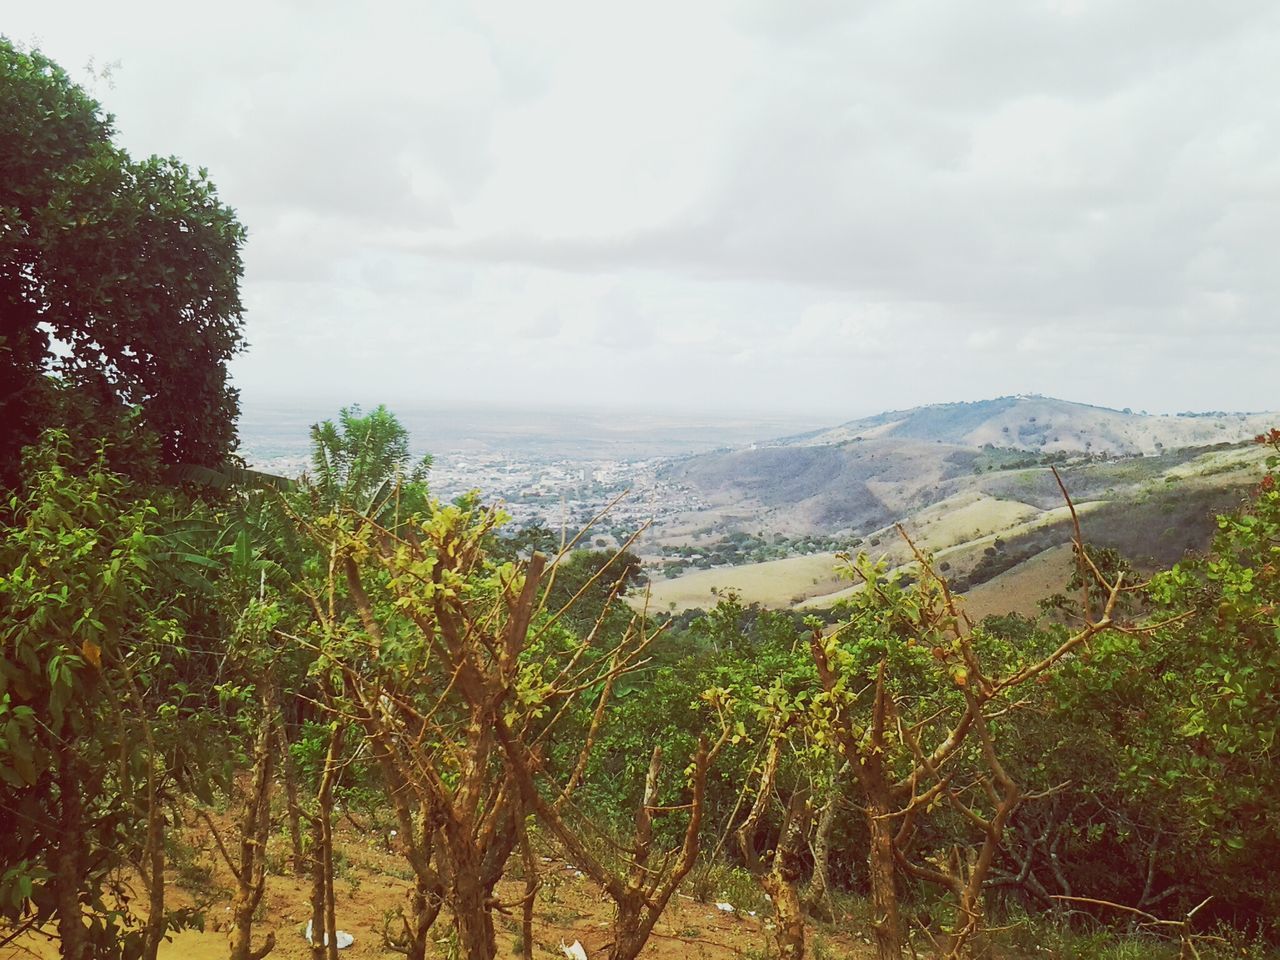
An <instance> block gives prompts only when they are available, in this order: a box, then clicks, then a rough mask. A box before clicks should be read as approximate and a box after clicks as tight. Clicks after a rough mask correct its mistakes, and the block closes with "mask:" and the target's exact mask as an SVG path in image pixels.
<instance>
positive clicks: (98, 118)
mask: <svg viewBox="0 0 1280 960" xmlns="http://www.w3.org/2000/svg"><path fill="white" fill-rule="evenodd" d="M0 117H2V118H3V122H2V124H0V169H3V170H4V176H3V178H0V313H2V314H3V326H0V384H3V387H0V418H3V420H4V421H5V422H6V425H7V426H8V427H9V429H8V430H6V431H5V433H4V438H3V439H0V464H4V465H5V467H4V468H3V469H5V470H6V471H7V472H8V474H9V475H6V476H4V477H2V478H0V479H3V480H5V481H9V482H12V481H13V479H14V476H13V475H12V474H13V472H14V471H15V470H16V466H17V463H18V462H19V457H18V451H19V450H20V449H21V447H22V446H23V445H26V444H29V443H31V442H33V440H34V439H35V437H36V436H37V434H38V433H39V431H40V430H41V429H42V428H44V427H47V426H50V425H56V424H58V423H59V422H60V421H63V420H65V419H66V418H67V400H68V397H67V393H68V392H69V393H70V394H71V395H72V397H73V398H74V399H75V400H76V401H78V402H77V403H75V404H74V405H73V406H74V409H75V410H76V411H77V415H80V416H86V417H89V418H94V419H96V418H98V417H101V416H107V417H110V416H112V415H113V414H114V413H116V412H118V411H119V410H121V409H122V408H130V407H136V408H138V409H139V410H140V411H141V413H142V419H143V421H144V423H145V425H146V426H147V428H148V429H150V430H151V431H152V432H154V433H155V434H156V436H157V437H158V439H159V441H160V453H161V455H162V456H163V457H164V459H165V460H166V461H168V462H171V463H176V462H182V463H193V464H202V465H206V466H215V465H217V464H219V463H221V462H222V461H223V460H224V459H225V457H226V456H227V454H228V453H229V452H230V451H231V450H232V449H234V446H235V420H236V416H237V414H238V412H239V403H238V394H237V391H236V390H235V389H234V388H232V387H231V385H230V384H229V382H228V378H227V370H226V363H227V360H228V359H230V357H231V356H232V355H233V354H235V353H236V351H237V350H239V349H240V347H241V346H242V345H243V337H242V321H241V314H242V307H241V303H240V295H239V288H238V285H239V280H240V277H241V274H242V273H243V268H242V265H241V260H240V247H241V245H242V243H243V242H244V238H245V231H244V228H243V227H242V226H241V225H240V223H239V222H238V221H237V220H236V218H235V215H234V212H233V211H232V210H231V208H230V207H228V206H226V205H225V204H224V203H222V202H221V201H220V200H219V199H218V196H217V192H216V191H215V189H214V186H213V184H212V183H211V182H210V180H209V176H208V173H207V171H205V170H203V169H199V170H196V171H192V170H191V169H190V168H189V167H188V166H187V165H186V164H184V163H182V162H181V161H180V160H178V159H176V158H174V157H169V158H162V157H156V156H152V157H148V158H146V159H144V160H134V159H132V158H131V157H130V156H129V154H128V153H127V152H126V151H125V150H123V149H121V148H120V147H119V146H117V145H116V144H115V143H114V142H113V135H114V132H115V131H114V126H113V118H112V117H111V116H110V115H109V114H104V113H103V111H102V108H101V106H100V105H99V104H98V103H97V102H96V101H95V100H93V99H92V98H91V97H90V96H88V95H87V94H86V93H85V91H84V90H83V89H82V88H81V87H79V86H77V85H76V84H75V83H73V82H72V81H71V79H70V78H69V77H68V76H67V73H66V72H65V71H64V70H63V69H62V68H61V67H59V66H58V65H57V64H56V63H54V62H53V61H51V60H49V59H48V58H47V57H45V56H44V55H43V54H41V53H39V52H38V51H34V50H33V51H29V52H28V51H24V50H22V49H20V48H19V47H17V46H15V45H14V44H13V43H11V42H9V41H7V40H5V39H3V38H0ZM59 384H60V385H62V386H63V387H64V388H66V390H65V391H63V392H59V391H58V390H57V389H56V388H57V386H58V385H59Z"/></svg>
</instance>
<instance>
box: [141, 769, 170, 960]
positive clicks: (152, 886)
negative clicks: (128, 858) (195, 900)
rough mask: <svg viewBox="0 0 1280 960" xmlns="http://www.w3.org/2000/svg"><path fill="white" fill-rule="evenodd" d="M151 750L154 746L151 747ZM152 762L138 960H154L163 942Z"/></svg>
mask: <svg viewBox="0 0 1280 960" xmlns="http://www.w3.org/2000/svg"><path fill="white" fill-rule="evenodd" d="M152 748H153V749H154V744H153V745H152ZM155 763H156V759H155V756H154V754H153V755H152V758H151V769H150V772H149V775H148V783H147V844H146V848H145V851H144V859H145V860H146V861H147V876H146V880H147V922H146V926H145V927H143V931H142V960H156V955H157V954H158V953H159V951H160V943H161V941H162V940H164V931H165V916H164V812H163V811H162V810H161V809H160V798H159V795H158V791H157V789H156V771H155Z"/></svg>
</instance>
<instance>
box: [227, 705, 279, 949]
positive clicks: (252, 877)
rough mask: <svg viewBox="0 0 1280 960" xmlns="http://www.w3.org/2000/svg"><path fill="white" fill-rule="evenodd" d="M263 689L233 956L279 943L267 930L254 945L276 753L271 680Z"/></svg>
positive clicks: (234, 912)
mask: <svg viewBox="0 0 1280 960" xmlns="http://www.w3.org/2000/svg"><path fill="white" fill-rule="evenodd" d="M263 691H264V692H263V695H262V716H261V718H260V719H259V721H258V734H257V737H256V739H255V742H254V749H253V782H252V783H251V785H250V787H249V793H248V795H247V796H246V797H245V803H244V814H243V817H242V819H241V822H240V862H239V870H238V871H237V876H236V891H235V898H234V899H233V900H232V904H231V922H232V927H231V934H230V937H229V938H228V939H229V940H230V947H231V958H230V960H262V958H263V957H265V956H266V955H267V954H268V953H270V952H271V951H272V949H274V947H275V945H276V938H275V934H274V933H268V934H267V936H266V939H265V940H264V941H263V944H262V946H261V947H259V948H258V949H257V950H254V949H253V914H254V912H255V911H256V910H257V909H258V904H259V903H261V902H262V893H263V891H264V890H265V889H266V879H267V877H266V871H267V838H268V837H269V836H270V833H271V769H272V766H273V764H272V760H273V758H274V756H275V754H274V752H273V751H272V749H271V727H272V725H273V724H274V722H275V700H274V697H273V696H272V693H271V687H270V685H269V684H264V686H263Z"/></svg>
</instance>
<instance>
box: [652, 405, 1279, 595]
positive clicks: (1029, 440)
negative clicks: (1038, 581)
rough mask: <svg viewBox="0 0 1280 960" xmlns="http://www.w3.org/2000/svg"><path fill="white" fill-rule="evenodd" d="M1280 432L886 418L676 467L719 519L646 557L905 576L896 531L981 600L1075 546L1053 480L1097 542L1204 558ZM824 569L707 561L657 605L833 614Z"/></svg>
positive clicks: (1115, 414)
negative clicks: (848, 553)
mask: <svg viewBox="0 0 1280 960" xmlns="http://www.w3.org/2000/svg"><path fill="white" fill-rule="evenodd" d="M1278 424H1280V413H1212V414H1182V415H1178V416H1150V415H1147V414H1143V413H1132V412H1126V411H1123V410H1110V409H1107V408H1105V407H1095V406H1089V405H1087V404H1081V403H1070V402H1067V401H1063V400H1054V399H1049V398H1045V397H1025V396H1023V397H1002V398H999V399H995V400H986V401H980V402H976V403H950V404H936V405H932V406H926V407H917V408H914V409H911V410H899V411H892V412H888V413H882V414H879V415H877V416H873V417H866V418H863V419H860V420H854V421H850V422H848V423H845V424H842V425H840V426H838V427H833V428H830V429H825V430H818V431H812V432H810V433H805V434H799V435H793V436H789V437H784V438H782V439H779V440H776V441H773V442H771V443H766V444H757V445H753V446H752V447H749V448H744V449H736V450H721V451H717V452H715V453H707V454H700V455H697V456H692V457H687V458H684V459H682V460H678V461H675V462H673V463H671V464H670V465H669V466H668V467H667V468H666V470H665V474H664V477H663V479H664V480H666V481H667V482H670V483H672V484H674V485H679V486H680V487H682V488H684V489H688V490H692V491H694V492H695V493H696V495H697V496H699V497H700V498H702V500H704V501H705V502H706V503H707V504H708V505H709V506H708V509H706V510H705V511H703V513H702V514H701V515H700V516H698V517H696V518H692V519H690V520H688V521H687V523H686V526H685V528H684V530H683V531H682V530H676V529H672V530H671V531H669V532H665V535H664V531H662V530H659V531H656V534H657V535H656V536H655V537H654V538H653V540H652V542H651V543H652V547H651V550H652V552H651V553H650V557H651V558H652V565H653V568H654V569H655V570H659V569H661V570H665V569H668V566H669V564H668V562H667V560H666V558H669V557H670V556H672V555H673V549H672V548H673V547H676V546H678V544H679V543H680V542H681V540H682V539H685V531H688V530H698V531H700V536H701V538H702V539H701V540H700V541H699V552H700V553H701V555H702V556H704V557H707V556H714V555H715V549H714V545H715V544H716V542H717V540H723V539H725V538H730V537H732V536H734V535H741V534H742V533H750V534H751V535H753V536H755V537H756V538H757V539H759V538H763V539H764V540H767V541H769V542H776V541H777V539H778V538H803V537H815V536H821V537H826V538H834V539H836V540H838V541H839V542H841V543H843V544H847V548H848V549H866V548H867V547H868V545H869V546H870V547H871V548H872V549H873V551H874V552H887V553H888V554H889V555H890V556H889V559H891V560H892V561H893V562H903V561H905V560H906V556H905V553H904V551H903V549H902V546H901V544H900V542H899V540H898V537H897V535H896V532H895V531H894V530H893V529H892V525H893V524H894V523H901V524H903V525H904V527H905V528H906V529H907V530H909V531H910V532H911V535H912V536H913V537H915V538H917V540H918V541H919V542H920V543H921V544H922V545H923V546H925V547H926V548H927V549H929V550H932V551H935V552H936V553H937V555H938V556H940V557H942V556H946V557H947V558H948V562H949V564H950V566H951V569H952V570H953V574H952V575H953V576H955V577H956V578H957V581H958V582H959V583H960V584H962V585H976V584H979V583H984V582H987V581H989V580H991V579H992V578H994V577H997V576H1000V575H1001V574H1002V573H1003V572H1004V571H1007V570H1009V569H1011V568H1012V567H1014V566H1015V565H1017V564H1020V563H1021V562H1023V561H1026V560H1029V559H1030V558H1032V557H1035V556H1037V555H1038V554H1040V553H1041V552H1043V551H1047V550H1050V549H1052V548H1054V547H1057V546H1058V545H1060V544H1061V543H1063V542H1065V541H1066V540H1067V539H1069V535H1070V531H1069V525H1068V515H1067V512H1066V510H1065V508H1064V504H1063V499H1062V494H1061V491H1060V490H1059V487H1058V480H1057V478H1056V477H1055V476H1054V473H1053V469H1056V470H1057V471H1058V473H1059V475H1060V476H1061V478H1062V480H1063V483H1064V484H1065V485H1066V488H1067V489H1068V491H1069V492H1070V494H1071V496H1072V499H1073V500H1074V501H1075V503H1076V504H1077V506H1078V508H1079V510H1080V513H1081V516H1082V517H1083V518H1084V519H1085V533H1086V538H1087V539H1089V540H1090V541H1091V542H1094V543H1097V544H1099V545H1104V546H1114V547H1115V548H1116V549H1119V550H1121V552H1122V553H1124V554H1125V555H1126V556H1128V557H1130V558H1131V559H1134V560H1136V561H1138V562H1139V563H1141V564H1143V565H1144V566H1147V567H1155V566H1158V565H1162V564H1167V563H1172V562H1173V561H1175V560H1177V559H1178V557H1180V556H1181V555H1182V554H1183V552H1184V551H1186V550H1188V549H1200V548H1202V547H1203V546H1205V544H1206V543H1207V542H1208V538H1209V536H1210V534H1211V533H1212V530H1213V528H1214V523H1213V516H1214V514H1215V513H1218V512H1222V511H1226V510H1230V509H1231V508H1232V507H1233V506H1234V505H1235V504H1237V503H1239V501H1240V498H1241V497H1242V496H1243V494H1244V492H1245V491H1246V490H1247V489H1248V488H1249V487H1250V486H1251V485H1252V484H1254V483H1256V482H1257V478H1258V476H1259V475H1260V472H1261V470H1262V461H1263V458H1264V456H1265V452H1266V451H1265V450H1264V449H1262V448H1260V447H1258V446H1256V445H1255V444H1253V443H1251V442H1250V441H1251V440H1252V438H1253V437H1254V436H1256V435H1257V434H1259V433H1262V432H1263V431H1264V430H1267V429H1270V428H1271V427H1272V426H1275V425H1278ZM1051 468H1052V469H1051ZM828 549H829V548H828ZM660 551H661V552H660ZM687 553H688V551H686V554H687ZM695 562H696V558H695ZM823 562H826V564H827V568H828V569H829V568H830V566H831V565H832V564H833V563H834V556H833V555H831V554H827V555H825V557H823V556H822V555H817V554H814V555H811V556H810V557H791V558H789V559H785V560H774V561H771V562H770V563H767V564H755V565H744V566H740V567H734V568H727V567H718V566H712V567H711V568H710V569H708V568H707V567H706V561H705V559H704V560H703V561H701V562H698V563H697V565H698V566H700V567H701V569H698V570H695V571H691V572H687V573H685V574H684V575H683V576H682V577H674V578H672V579H668V580H666V581H658V582H657V583H656V584H655V592H654V595H655V599H657V600H659V601H661V602H662V603H671V602H674V603H675V604H676V605H677V606H680V607H686V606H696V605H702V604H703V603H704V599H703V596H702V595H703V594H707V593H709V588H710V586H717V587H719V588H722V589H723V588H726V587H730V588H733V589H738V590H740V591H742V592H743V593H744V596H746V597H747V599H751V600H759V601H760V602H764V603H767V604H769V605H787V604H793V603H805V604H812V603H826V602H829V601H830V599H831V598H832V597H834V596H835V595H836V594H837V593H838V589H837V585H836V584H835V583H834V582H833V579H832V578H831V577H830V576H823V575H822V574H821V572H820V571H821V569H822V563H823ZM704 581H705V583H704Z"/></svg>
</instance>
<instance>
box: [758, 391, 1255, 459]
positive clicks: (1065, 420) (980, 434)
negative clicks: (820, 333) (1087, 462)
mask: <svg viewBox="0 0 1280 960" xmlns="http://www.w3.org/2000/svg"><path fill="white" fill-rule="evenodd" d="M1276 417H1277V415H1276V414H1275V413H1221V412H1218V413H1204V414H1201V413H1182V414H1177V415H1174V416H1167V415H1162V416H1153V415H1150V414H1146V413H1134V412H1133V411H1131V410H1112V409H1109V408H1107V407H1095V406H1090V405H1089V404H1085V403H1072V402H1070V401H1067V400H1055V399H1053V398H1051V397H1039V396H1016V397H999V398H997V399H995V400H979V401H976V402H973V403H939V404H932V405H929V406H924V407H914V408H912V409H910V410H895V411H892V412H888V413H881V414H877V415H876V416H874V417H866V418H864V419H861V420H851V421H850V422H848V423H844V424H841V425H840V426H838V427H833V428H831V429H829V430H818V431H813V432H811V433H808V434H801V435H800V436H796V437H791V438H786V439H783V440H780V441H777V443H778V445H785V446H833V445H840V444H844V443H848V442H854V441H857V440H858V439H859V438H861V439H862V440H873V439H886V438H893V439H895V440H924V441H932V442H940V443H948V444H956V445H960V446H965V447H982V446H984V445H986V444H991V445H992V446H995V447H1004V448H1011V449H1016V450H1028V451H1031V450H1034V451H1039V452H1043V453H1055V452H1076V451H1080V452H1084V451H1092V452H1106V453H1111V454H1118V455H1133V454H1153V453H1158V452H1159V451H1161V450H1165V449H1176V448H1182V447H1193V446H1204V445H1207V444H1213V443H1220V442H1223V441H1226V442H1235V441H1239V440H1244V439H1247V438H1249V437H1252V436H1254V435H1256V434H1258V433H1260V432H1261V431H1263V430H1264V429H1269V428H1270V427H1272V426H1275V424H1276Z"/></svg>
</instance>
